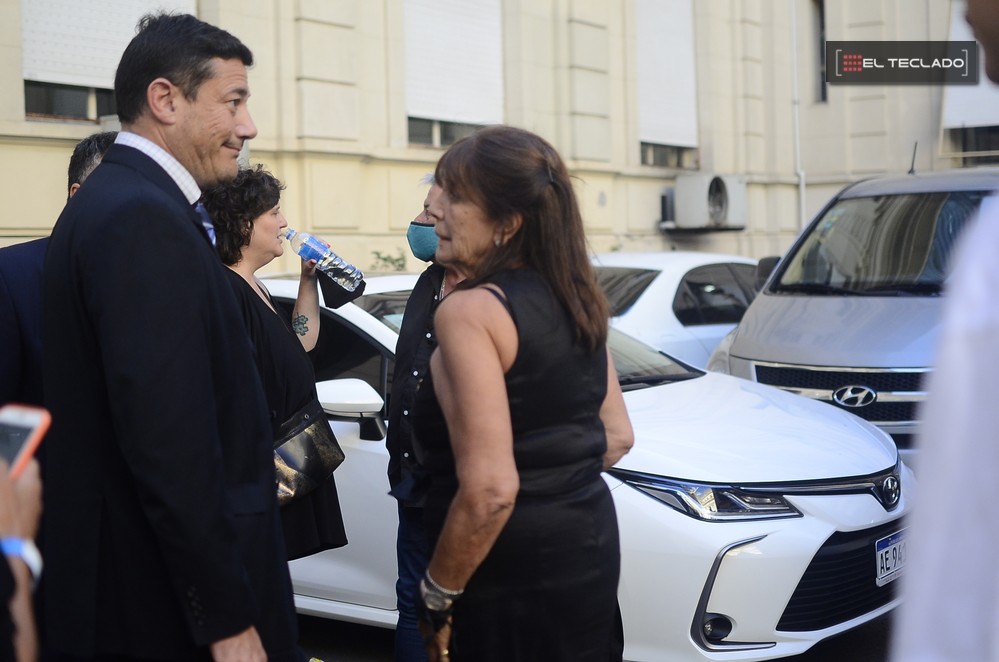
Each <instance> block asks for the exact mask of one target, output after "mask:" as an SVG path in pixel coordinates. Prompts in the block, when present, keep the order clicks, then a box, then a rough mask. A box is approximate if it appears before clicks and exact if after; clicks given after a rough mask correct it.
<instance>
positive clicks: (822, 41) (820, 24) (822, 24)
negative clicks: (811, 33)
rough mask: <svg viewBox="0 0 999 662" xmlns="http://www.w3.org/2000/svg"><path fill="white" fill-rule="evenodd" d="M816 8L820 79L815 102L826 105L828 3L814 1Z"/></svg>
mask: <svg viewBox="0 0 999 662" xmlns="http://www.w3.org/2000/svg"><path fill="white" fill-rule="evenodd" d="M812 5H813V7H814V8H815V41H816V42H817V45H818V48H817V49H816V50H817V51H818V55H819V60H818V70H819V78H818V81H817V82H818V84H817V86H816V90H815V100H816V101H817V102H819V103H825V102H827V101H828V100H829V83H827V82H826V3H825V0H814V1H813V3H812Z"/></svg>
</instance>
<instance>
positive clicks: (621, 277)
mask: <svg viewBox="0 0 999 662" xmlns="http://www.w3.org/2000/svg"><path fill="white" fill-rule="evenodd" d="M594 271H595V272H596V274H597V284H598V285H600V289H602V290H603V291H604V295H605V296H606V297H607V302H608V303H609V304H610V314H611V317H618V316H620V315H623V314H624V313H626V312H627V311H628V309H629V308H631V306H632V305H634V303H635V302H636V301H638V297H640V296H642V292H644V291H645V289H646V288H647V287H648V286H649V284H650V283H651V282H652V281H653V280H655V278H656V276H658V275H659V272H658V271H656V270H653V269H635V268H632V267H594Z"/></svg>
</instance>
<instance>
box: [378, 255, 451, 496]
mask: <svg viewBox="0 0 999 662" xmlns="http://www.w3.org/2000/svg"><path fill="white" fill-rule="evenodd" d="M443 282H444V267H441V266H438V265H436V264H432V265H430V266H429V267H427V269H426V271H424V272H423V273H422V274H420V278H419V280H417V281H416V285H415V286H413V291H412V292H411V293H410V295H409V301H407V302H406V313H405V315H404V316H403V318H402V328H401V329H400V330H399V342H398V344H396V348H395V372H393V373H392V398H391V401H390V402H389V425H388V437H387V439H386V441H385V444H386V446H387V447H388V452H389V464H388V476H389V484H390V485H391V486H392V491H391V494H392V496H394V497H395V498H396V499H398V500H399V502H400V503H401V504H402V505H404V506H411V507H418V506H421V505H422V503H423V499H422V496H421V493H420V484H421V482H422V480H423V475H424V474H423V471H422V469H420V466H419V463H418V462H417V461H416V456H415V455H414V453H413V425H412V420H411V418H410V413H411V412H412V410H413V399H414V398H415V396H416V389H417V386H418V385H419V383H420V380H421V379H423V377H424V375H425V374H426V373H427V369H428V368H429V365H430V355H431V354H432V353H433V351H434V349H435V348H436V347H437V335H436V334H435V333H434V311H435V310H436V309H437V304H438V302H439V301H440V290H441V284H442V283H443Z"/></svg>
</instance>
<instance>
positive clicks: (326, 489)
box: [226, 269, 347, 561]
mask: <svg viewBox="0 0 999 662" xmlns="http://www.w3.org/2000/svg"><path fill="white" fill-rule="evenodd" d="M226 272H227V273H228V275H229V283H230V285H232V289H233V292H235V294H236V300H237V302H238V303H239V308H240V311H241V312H242V313H243V320H244V321H245V322H246V329H247V331H248V332H249V334H250V340H251V341H252V342H253V347H254V350H255V354H256V361H257V371H258V372H259V373H260V380H261V382H262V383H263V386H264V393H265V394H266V395H267V406H268V408H269V409H270V412H269V414H270V419H271V426H272V428H273V431H274V437H275V439H276V438H277V431H278V428H280V427H281V424H282V423H283V422H284V421H286V420H287V419H288V418H289V417H290V416H291V415H292V414H294V413H295V412H297V411H298V410H299V409H301V408H302V407H304V406H305V405H307V404H308V403H309V402H310V401H311V400H312V398H314V397H316V375H315V371H314V370H313V368H312V360H311V359H310V358H309V355H308V353H306V351H305V349H304V348H303V347H302V343H301V342H299V340H298V338H297V337H295V335H294V332H293V331H292V330H291V327H290V325H289V323H288V322H287V321H285V320H284V318H283V317H281V316H279V315H277V314H275V313H274V311H273V310H271V309H270V308H269V307H268V306H267V304H266V303H264V302H263V300H262V299H261V298H260V297H259V296H257V293H256V292H255V291H254V290H253V288H252V287H251V286H250V284H249V283H247V282H246V281H245V280H243V277H242V276H240V275H239V274H237V273H236V272H234V271H232V270H231V269H226ZM276 490H277V488H276V487H275V491H276ZM281 528H282V530H283V531H284V544H285V548H286V551H287V554H288V560H289V561H291V560H293V559H297V558H301V557H303V556H309V555H310V554H316V553H318V552H321V551H323V550H326V549H333V548H336V547H343V546H344V545H346V544H347V534H346V532H345V531H344V526H343V515H342V514H341V513H340V500H339V498H338V496H337V491H336V483H335V482H334V480H333V477H332V476H330V479H329V480H327V481H326V482H325V483H323V484H322V485H321V486H320V487H319V488H317V489H316V490H314V491H313V492H311V493H309V494H307V495H305V496H304V497H302V498H300V499H298V500H296V501H293V502H291V503H289V504H288V505H286V506H283V507H282V508H281Z"/></svg>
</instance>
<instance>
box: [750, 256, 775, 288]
mask: <svg viewBox="0 0 999 662" xmlns="http://www.w3.org/2000/svg"><path fill="white" fill-rule="evenodd" d="M778 262H780V257H778V256H775V255H773V256H770V257H762V258H760V261H759V262H757V263H756V282H755V283H754V285H755V286H756V291H757V292H759V291H760V290H762V289H763V286H764V285H765V284H766V282H767V279H768V278H770V274H772V273H773V272H774V269H776V268H777V263H778Z"/></svg>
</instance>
